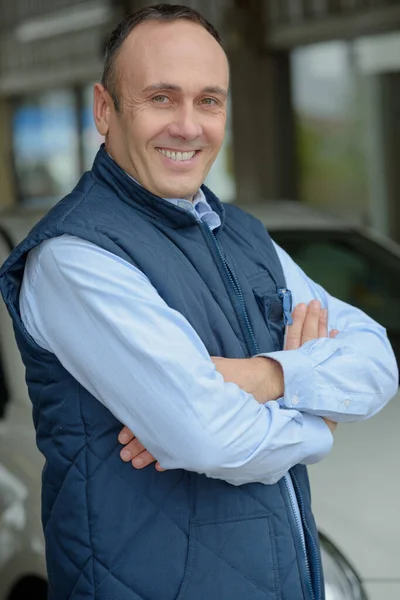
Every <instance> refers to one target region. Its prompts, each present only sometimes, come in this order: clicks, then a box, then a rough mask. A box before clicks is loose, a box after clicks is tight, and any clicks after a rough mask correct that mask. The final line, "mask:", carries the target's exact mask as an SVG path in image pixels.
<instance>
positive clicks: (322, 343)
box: [264, 244, 398, 422]
mask: <svg viewBox="0 0 400 600" xmlns="http://www.w3.org/2000/svg"><path fill="white" fill-rule="evenodd" d="M275 247H276V250H277V252H278V256H279V259H280V261H281V264H282V267H283V272H284V275H285V279H286V284H287V287H288V288H289V289H290V290H291V292H292V295H293V306H295V305H296V304H298V303H300V302H305V303H307V304H308V303H309V302H310V301H311V300H313V299H314V298H315V299H318V300H319V301H320V302H321V304H322V306H323V307H324V308H327V309H328V330H329V331H331V330H332V329H337V330H338V331H339V334H338V335H337V337H336V338H334V339H330V338H320V339H316V340H312V341H310V342H307V343H306V344H303V346H301V347H300V348H298V349H297V350H289V351H281V352H272V353H269V354H265V355H264V356H268V357H270V358H273V359H275V360H277V361H278V362H279V363H280V364H281V366H282V369H283V373H284V382H285V393H284V397H283V398H282V399H281V400H280V404H281V405H282V406H286V407H287V408H296V409H297V410H300V411H301V412H304V413H307V414H312V415H320V416H323V417H326V418H328V419H331V420H333V421H338V422H346V421H361V420H364V419H367V418H369V417H372V416H373V415H374V414H376V413H377V412H378V411H379V410H381V409H382V408H383V407H384V406H385V404H387V402H388V401H389V400H390V399H391V398H392V397H393V396H394V395H395V394H396V392H397V389H398V370H397V364H396V359H395V356H394V353H393V350H392V347H391V345H390V343H389V340H388V338H387V335H386V331H385V329H384V328H383V327H381V326H380V325H379V324H378V323H376V322H375V321H373V319H371V318H370V317H368V316H367V315H366V314H365V313H363V312H362V311H361V310H359V309H357V308H354V307H353V306H350V305H349V304H346V303H345V302H342V301H340V300H338V299H337V298H334V297H332V296H331V295H330V294H328V293H327V292H326V291H325V290H324V289H323V288H322V287H321V286H320V285H318V284H317V283H315V282H314V281H312V280H311V279H310V278H309V277H307V275H306V274H305V273H304V272H303V271H302V270H301V269H300V267H299V266H298V265H297V264H296V263H295V262H294V261H293V260H292V259H291V258H290V256H289V255H288V254H287V253H286V252H285V251H284V250H282V248H280V247H279V246H278V245H276V244H275Z"/></svg>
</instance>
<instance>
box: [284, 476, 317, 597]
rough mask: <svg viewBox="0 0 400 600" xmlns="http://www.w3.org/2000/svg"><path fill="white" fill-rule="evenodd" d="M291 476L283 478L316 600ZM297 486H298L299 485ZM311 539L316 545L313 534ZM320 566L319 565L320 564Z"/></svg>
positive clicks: (308, 578) (311, 590) (312, 594)
mask: <svg viewBox="0 0 400 600" xmlns="http://www.w3.org/2000/svg"><path fill="white" fill-rule="evenodd" d="M289 477H290V475H289V474H288V475H285V476H284V478H283V479H284V482H285V487H286V490H287V493H288V496H289V501H290V505H291V507H292V512H293V517H294V520H295V523H296V527H297V530H298V532H299V537H300V540H301V546H302V548H303V554H304V560H305V563H306V571H307V583H308V587H309V589H310V594H311V599H312V600H315V595H314V590H313V584H312V578H311V570H310V563H309V561H308V554H307V546H306V541H305V539H304V534H303V530H302V521H301V517H299V512H300V514H301V509H300V506H299V502H298V501H297V498H296V496H295V494H294V492H293V488H292V486H291V485H290V483H289ZM293 479H294V475H293V476H292V477H291V480H292V482H293ZM297 488H298V486H297ZM297 491H298V492H299V491H300V490H299V489H298V490H297ZM296 505H297V506H298V507H299V509H300V510H299V511H297V510H296ZM305 524H306V523H305ZM306 527H307V528H308V526H307V524H306ZM308 533H309V534H310V531H309V530H308ZM311 539H312V541H313V544H314V545H315V542H314V539H313V538H312V536H311ZM318 562H319V557H318V560H317V563H318ZM318 567H319V565H318ZM318 581H319V579H318ZM317 598H318V599H319V598H320V596H319V593H318V596H317Z"/></svg>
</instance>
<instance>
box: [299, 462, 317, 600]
mask: <svg viewBox="0 0 400 600" xmlns="http://www.w3.org/2000/svg"><path fill="white" fill-rule="evenodd" d="M292 480H293V484H294V485H295V487H296V493H297V496H298V506H299V508H300V514H301V516H302V521H303V523H304V528H305V530H306V531H307V533H308V537H309V539H310V542H311V546H312V548H311V552H312V557H313V564H314V565H315V571H316V574H315V575H316V576H315V587H316V592H317V593H316V597H317V599H318V600H319V599H320V598H321V568H320V558H319V552H318V548H317V545H316V543H315V540H314V538H313V535H312V533H311V531H310V528H309V526H308V523H307V519H306V515H305V510H304V500H303V494H302V493H301V489H300V486H299V482H298V481H297V477H296V475H295V474H293V476H292ZM308 571H309V574H310V580H311V572H310V569H309V570H308ZM311 589H313V587H312V586H311Z"/></svg>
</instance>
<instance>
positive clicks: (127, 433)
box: [118, 427, 165, 472]
mask: <svg viewBox="0 0 400 600" xmlns="http://www.w3.org/2000/svg"><path fill="white" fill-rule="evenodd" d="M118 441H119V443H120V444H124V448H122V450H121V452H120V457H121V458H122V460H123V461H124V462H129V461H131V463H132V466H133V467H135V469H144V467H148V466H149V465H151V463H153V462H155V461H156V459H155V458H154V456H153V455H152V454H150V452H149V451H148V450H146V448H145V447H144V446H143V444H141V443H140V442H139V440H138V439H137V437H135V436H134V435H133V433H132V431H131V430H130V429H129V428H128V427H124V428H123V429H121V431H120V432H119V435H118ZM156 469H157V471H160V472H161V471H165V469H163V468H162V467H161V465H160V463H158V462H156Z"/></svg>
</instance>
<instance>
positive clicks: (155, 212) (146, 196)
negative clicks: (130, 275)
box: [92, 144, 225, 229]
mask: <svg viewBox="0 0 400 600" xmlns="http://www.w3.org/2000/svg"><path fill="white" fill-rule="evenodd" d="M92 174H93V175H94V177H95V178H96V179H99V180H101V181H102V182H104V183H105V184H106V185H107V186H109V187H111V188H112V189H113V190H114V191H115V193H116V194H117V195H118V197H119V198H121V200H123V201H124V202H126V203H127V204H130V205H131V206H134V207H135V208H136V209H138V210H140V211H141V212H143V213H145V214H147V215H149V216H150V217H153V218H155V219H156V220H158V221H159V220H160V219H162V220H163V221H164V222H165V223H166V224H168V225H169V226H171V227H172V228H173V229H180V228H183V227H191V226H193V225H194V224H196V217H195V216H194V215H192V214H191V213H190V212H188V211H187V210H185V209H184V208H180V207H179V206H175V205H174V204H171V203H170V202H167V201H166V200H164V199H163V198H160V197H159V196H155V195H154V194H152V193H151V192H149V191H148V190H146V189H145V188H144V187H142V186H141V185H139V184H138V183H136V181H135V180H134V179H132V177H130V176H129V175H128V174H127V173H125V171H124V170H123V169H121V167H120V166H119V165H118V164H117V163H116V162H115V161H114V160H113V159H112V158H111V157H110V156H109V155H108V154H107V152H106V150H105V146H104V144H102V145H101V147H100V149H99V151H98V153H97V155H96V158H95V160H94V163H93V167H92ZM201 189H202V191H203V193H204V195H205V197H206V200H207V202H208V203H209V205H210V206H211V208H212V209H213V210H214V211H215V212H216V213H217V214H218V215H219V217H220V219H221V226H220V227H219V229H221V228H222V227H223V225H224V221H225V209H224V206H223V204H222V203H221V201H220V200H219V199H218V198H217V197H216V196H215V194H213V192H212V191H211V190H209V189H208V188H207V186H205V185H204V184H203V185H202V186H201Z"/></svg>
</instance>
